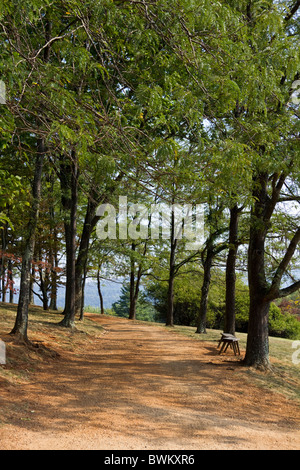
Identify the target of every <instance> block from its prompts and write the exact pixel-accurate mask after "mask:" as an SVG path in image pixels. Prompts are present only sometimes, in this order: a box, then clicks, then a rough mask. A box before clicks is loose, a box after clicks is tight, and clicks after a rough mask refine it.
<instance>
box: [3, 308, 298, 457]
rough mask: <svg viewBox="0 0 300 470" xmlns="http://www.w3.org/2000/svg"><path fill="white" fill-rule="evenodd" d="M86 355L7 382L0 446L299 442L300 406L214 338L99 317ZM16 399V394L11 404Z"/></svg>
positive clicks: (282, 445) (270, 445)
mask: <svg viewBox="0 0 300 470" xmlns="http://www.w3.org/2000/svg"><path fill="white" fill-rule="evenodd" d="M93 319H94V320H95V321H97V322H99V323H100V324H101V325H102V326H103V327H104V328H105V330H106V331H105V334H104V335H103V336H102V337H101V338H99V339H97V340H95V341H94V342H93V343H92V344H90V345H89V350H88V351H87V352H86V353H84V354H74V353H69V354H64V355H63V356H62V357H61V358H60V359H59V360H58V361H54V362H50V363H49V364H45V365H43V366H42V367H40V369H39V371H37V372H36V373H35V375H34V379H33V382H30V383H28V384H25V385H24V384H22V385H20V386H18V387H17V388H16V387H12V389H11V390H9V389H6V390H4V399H6V400H7V402H10V405H11V406H10V407H9V409H10V416H8V417H7V418H8V420H9V421H8V422H7V423H6V424H2V426H1V427H0V449H3V450H6V449H18V450H22V449H26V450H32V449H33V450H40V449H50V450H56V449H62V450H64V449H69V450H70V449H71V450H72V449H78V450H89V449H104V450H125V449H134V450H139V449H150V450H154V449H156V450H157V449H159V450H194V449H200V450H201V449H299V448H300V434H299V424H300V419H299V408H298V407H297V405H296V404H295V403H293V402H289V401H287V400H286V399H284V398H283V397H282V396H280V395H277V394H274V393H271V392H268V391H263V390H261V389H258V388H256V387H254V386H252V385H251V384H249V381H246V378H245V376H244V375H243V372H242V371H241V370H240V367H239V366H238V365H237V363H232V362H229V357H227V358H226V359H225V358H220V357H219V356H218V355H217V353H216V350H215V347H214V348H213V347H212V346H211V345H209V344H208V343H207V344H204V343H202V342H201V343H199V342H198V341H195V340H192V339H189V338H185V337H182V336H179V335H178V334H175V333H170V332H168V331H166V330H165V329H164V328H159V327H151V326H148V325H144V324H132V323H129V322H128V321H127V320H124V319H119V318H114V317H107V316H106V317H102V318H101V317H100V316H94V317H93ZM12 396H13V397H14V398H13V403H11V400H12Z"/></svg>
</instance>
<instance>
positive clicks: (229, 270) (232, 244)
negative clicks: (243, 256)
mask: <svg viewBox="0 0 300 470" xmlns="http://www.w3.org/2000/svg"><path fill="white" fill-rule="evenodd" d="M239 214H240V210H239V208H238V207H237V205H235V206H234V207H232V208H231V209H230V224H229V251H228V256H227V262H226V304H225V322H224V332H225V333H230V334H232V335H234V334H235V288H236V286H235V284H236V272H235V269H236V258H237V251H238V221H239Z"/></svg>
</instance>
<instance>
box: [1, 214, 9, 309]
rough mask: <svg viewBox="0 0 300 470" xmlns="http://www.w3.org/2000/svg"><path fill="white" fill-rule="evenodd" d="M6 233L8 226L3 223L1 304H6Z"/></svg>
mask: <svg viewBox="0 0 300 470" xmlns="http://www.w3.org/2000/svg"><path fill="white" fill-rule="evenodd" d="M7 232H8V224H7V223H5V224H4V226H3V228H2V230H1V238H2V256H1V264H0V279H1V284H2V285H1V293H2V302H6V286H7V282H6V265H5V261H6V257H5V254H4V253H5V251H6V249H7V242H8V240H7V238H8V236H7Z"/></svg>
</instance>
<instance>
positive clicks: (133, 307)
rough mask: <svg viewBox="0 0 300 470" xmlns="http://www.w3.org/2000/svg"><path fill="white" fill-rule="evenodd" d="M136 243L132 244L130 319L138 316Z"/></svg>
mask: <svg viewBox="0 0 300 470" xmlns="http://www.w3.org/2000/svg"><path fill="white" fill-rule="evenodd" d="M135 250H136V244H135V243H132V244H131V260H130V287H129V320H135V318H136V298H135V260H134V253H135Z"/></svg>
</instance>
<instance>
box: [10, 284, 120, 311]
mask: <svg viewBox="0 0 300 470" xmlns="http://www.w3.org/2000/svg"><path fill="white" fill-rule="evenodd" d="M102 282H103V283H102V295H103V302H104V308H111V306H112V304H113V303H114V302H116V301H117V300H118V299H119V297H120V291H121V288H122V284H119V283H116V282H112V281H102ZM15 287H16V289H17V290H18V288H19V282H18V280H16V284H15ZM18 297H19V295H18V294H15V295H14V302H16V303H17V302H18ZM34 301H35V304H36V305H42V302H41V300H40V299H39V298H38V297H37V296H36V295H35V299H34ZM64 305H65V289H64V287H60V288H59V289H58V296H57V306H58V308H64ZM84 305H85V306H88V305H89V306H91V307H99V306H100V300H99V295H98V289H97V283H96V282H95V281H92V280H90V279H89V280H87V282H86V286H85V302H84Z"/></svg>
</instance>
